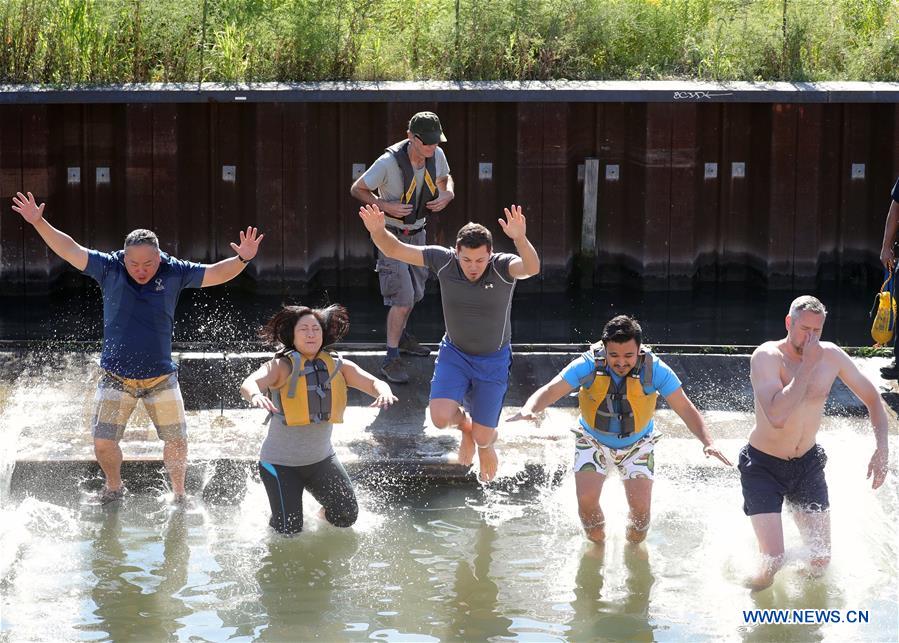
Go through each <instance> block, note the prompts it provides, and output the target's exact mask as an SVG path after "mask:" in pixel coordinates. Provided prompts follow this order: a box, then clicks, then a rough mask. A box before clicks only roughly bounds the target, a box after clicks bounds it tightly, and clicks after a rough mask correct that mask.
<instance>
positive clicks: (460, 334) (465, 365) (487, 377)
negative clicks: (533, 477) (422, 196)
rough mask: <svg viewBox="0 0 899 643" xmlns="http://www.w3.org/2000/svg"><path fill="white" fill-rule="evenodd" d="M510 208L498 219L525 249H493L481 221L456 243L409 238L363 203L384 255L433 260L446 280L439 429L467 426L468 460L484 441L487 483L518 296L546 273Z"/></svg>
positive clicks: (435, 416) (435, 414) (435, 393)
mask: <svg viewBox="0 0 899 643" xmlns="http://www.w3.org/2000/svg"><path fill="white" fill-rule="evenodd" d="M505 213H506V220H505V221H504V220H503V219H499V224H500V227H502V229H503V232H505V233H506V235H507V236H508V237H509V238H510V239H512V241H513V242H514V243H515V249H516V250H518V253H519V254H518V255H514V254H508V253H496V252H493V237H492V236H491V234H490V231H489V230H488V229H487V228H485V227H484V226H482V225H480V224H477V223H468V224H466V225H464V226H462V229H460V230H459V233H458V235H456V247H455V248H444V247H442V246H424V247H417V246H413V245H410V244H407V243H402V242H401V241H399V239H397V238H396V237H395V236H394V235H393V234H391V233H390V232H388V231H387V230H386V229H385V227H384V215H383V214H382V213H381V211H380V210H379V209H378V206H377V205H374V206H372V205H366V206H364V207H362V208H360V209H359V216H360V217H361V218H362V221H363V223H365V227H366V228H367V229H368V231H369V233H370V234H371V238H372V241H374V243H375V245H376V246H378V249H379V250H380V251H381V252H383V253H384V255H385V256H387V257H390V258H391V259H396V260H399V261H402V262H404V263H407V264H409V265H413V266H427V267H428V268H430V269H431V270H432V271H433V272H434V273H436V275H437V279H438V280H439V281H440V298H441V301H442V303H443V318H444V322H445V323H446V334H445V335H444V337H443V340H442V341H441V342H440V349H439V351H438V353H437V361H436V362H435V364H434V377H433V378H432V379H431V395H430V403H429V405H428V410H429V411H430V414H431V421H432V422H433V423H434V425H435V426H437V427H438V428H446V427H452V426H456V427H459V429H460V430H461V431H462V440H461V444H460V445H459V462H460V463H461V464H466V465H467V464H471V461H472V459H473V457H474V452H475V447H477V451H478V460H479V462H480V467H481V473H480V477H481V479H482V480H483V481H485V482H486V481H488V480H492V479H493V477H494V476H495V475H496V467H497V458H496V451H495V450H494V448H493V443H494V442H495V441H496V427H497V426H498V424H499V415H500V411H501V410H502V405H503V397H504V396H505V394H506V388H507V387H508V384H509V368H510V366H511V364H512V348H511V345H510V342H511V337H512V332H511V331H512V327H511V323H510V320H509V312H510V310H511V308H512V294H513V293H514V292H515V283H516V281H517V280H518V279H527V278H528V277H532V276H533V275H536V274H537V273H538V272H539V271H540V259H539V257H538V256H537V251H536V250H534V246H532V245H531V242H530V241H528V239H527V234H526V232H527V229H526V221H525V218H524V215H523V214H522V213H521V207H520V206H514V205H513V206H511V209H510V208H506V210H505ZM463 405H464V407H465V408H463ZM466 409H467V410H466Z"/></svg>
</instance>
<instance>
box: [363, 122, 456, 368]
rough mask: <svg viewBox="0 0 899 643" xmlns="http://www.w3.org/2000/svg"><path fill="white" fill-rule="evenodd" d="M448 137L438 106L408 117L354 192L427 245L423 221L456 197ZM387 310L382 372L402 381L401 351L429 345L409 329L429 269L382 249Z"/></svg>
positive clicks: (420, 351)
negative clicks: (447, 151) (392, 256)
mask: <svg viewBox="0 0 899 643" xmlns="http://www.w3.org/2000/svg"><path fill="white" fill-rule="evenodd" d="M445 142H446V136H444V135H443V128H442V127H441V125H440V119H439V118H438V117H437V114H435V113H434V112H418V113H417V114H415V115H414V116H413V117H412V118H411V119H410V120H409V128H408V130H407V131H406V138H404V139H403V140H401V141H399V142H397V143H394V144H393V145H391V146H390V147H388V148H387V149H386V150H385V151H384V153H383V154H382V155H381V156H380V157H378V159H377V160H376V161H375V162H374V163H373V164H372V165H371V167H369V168H368V170H366V172H365V174H363V175H362V176H360V177H359V178H358V179H357V180H356V182H355V183H353V187H351V188H350V194H352V195H353V196H354V197H356V198H357V199H359V200H360V201H361V202H362V203H364V204H367V205H377V206H378V208H380V209H381V211H382V212H384V215H385V220H386V223H387V229H388V230H390V232H392V233H393V234H394V235H396V237H397V238H398V239H401V240H402V241H403V243H407V244H409V245H413V246H423V245H425V225H426V224H427V220H428V219H427V217H428V215H429V214H430V213H432V212H440V211H441V210H443V209H444V208H445V207H446V206H447V205H449V202H450V201H452V200H453V197H454V196H455V194H454V193H453V178H452V177H451V176H450V168H449V163H447V161H446V156H445V155H444V153H443V150H441V149H440V143H445ZM375 270H377V272H378V281H379V282H380V285H381V296H382V297H383V298H384V305H385V306H387V307H388V308H389V311H388V312H387V355H386V357H385V359H384V363H383V364H382V365H381V374H382V375H384V377H385V378H387V379H388V380H389V381H390V382H393V383H396V384H404V383H406V382H408V381H409V374H408V373H407V372H406V368H405V367H404V366H403V363H402V361H401V360H400V352H401V351H402V352H404V353H407V354H410V355H421V356H425V355H428V354H429V353H430V351H429V350H428V349H427V348H425V347H424V346H422V345H421V344H419V343H418V341H417V340H416V339H415V338H414V337H412V336H411V335H410V334H409V333H407V332H406V322H407V321H408V320H409V315H410V314H411V313H412V308H413V307H414V306H415V304H416V303H418V302H419V301H421V298H422V297H423V296H424V291H425V281H426V280H427V278H428V269H427V268H425V267H423V266H412V265H408V264H406V263H404V262H402V261H397V260H396V259H390V258H388V257H386V256H384V253H382V252H381V251H380V250H378V263H377V266H376V268H375Z"/></svg>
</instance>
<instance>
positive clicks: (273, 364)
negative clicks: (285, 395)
mask: <svg viewBox="0 0 899 643" xmlns="http://www.w3.org/2000/svg"><path fill="white" fill-rule="evenodd" d="M282 362H283V360H279V359H278V358H275V359H271V360H269V361H267V362H266V363H265V364H263V365H262V366H260V367H259V368H257V369H256V370H255V371H253V372H252V373H250V374H249V375H248V376H247V378H246V379H245V380H244V381H243V383H242V384H241V385H240V396H241V397H242V398H243V399H245V400H246V401H247V402H249V403H250V406H254V407H256V408H259V409H265V410H266V411H268V412H269V413H277V412H278V409H277V408H276V407H275V404H274V402H272V401H271V400H270V399H269V398H268V397H267V396H266V395H265V393H264V392H263V391H267V390H268V389H270V388H280V387H281V386H284V382H286V381H287V377H288V375H289V370H288V368H287V367H286V365H284V364H283V363H282Z"/></svg>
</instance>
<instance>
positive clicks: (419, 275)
mask: <svg viewBox="0 0 899 643" xmlns="http://www.w3.org/2000/svg"><path fill="white" fill-rule="evenodd" d="M425 237H426V234H425V231H424V230H420V231H418V232H416V233H415V234H410V235H409V236H405V235H398V238H399V240H400V241H402V242H403V243H408V244H409V245H410V246H423V245H425ZM375 270H376V271H377V273H378V282H379V283H380V285H381V296H382V297H383V298H384V305H385V306H403V307H407V308H411V307H412V306H414V305H415V304H417V303H418V302H420V301H421V298H422V297H424V295H425V282H426V281H427V280H428V269H427V268H425V267H424V266H410V265H409V264H407V263H404V262H402V261H398V260H396V259H390V258H388V257H385V256H384V254H383V253H382V252H381V251H380V250H378V263H377V266H376V267H375Z"/></svg>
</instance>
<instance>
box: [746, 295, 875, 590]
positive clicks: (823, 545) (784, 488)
mask: <svg viewBox="0 0 899 643" xmlns="http://www.w3.org/2000/svg"><path fill="white" fill-rule="evenodd" d="M826 315H827V311H826V310H825V308H824V304H822V303H821V302H820V301H818V300H817V299H816V298H814V297H811V296H808V295H804V296H802V297H798V298H797V299H795V300H794V301H793V303H792V304H791V305H790V312H789V314H788V315H787V317H786V320H785V323H786V328H787V336H786V337H785V338H784V339H782V340H780V341H771V342H765V343H764V344H762V345H761V346H759V347H758V348H757V349H756V350H755V352H754V353H753V354H752V360H751V361H750V377H751V379H752V389H753V392H754V394H755V428H754V429H753V431H752V433H751V434H750V435H749V444H748V445H746V446H745V447H744V448H743V450H742V451H741V452H740V463H739V469H740V481H741V483H742V486H743V501H744V502H743V511H744V512H745V513H746V515H747V516H749V517H750V519H751V520H752V528H753V529H754V530H755V535H756V538H758V541H759V551H760V552H761V554H762V563H761V566H760V568H759V570H758V572H757V573H756V574H755V576H753V577H752V578H750V579H749V580H748V582H747V584H748V586H749V587H750V588H751V589H753V590H761V589H765V588H766V587H769V586H770V585H771V584H772V583H773V582H774V574H776V573H777V571H778V570H779V569H780V568H781V566H782V565H783V554H784V538H783V524H782V522H781V507H782V505H783V501H784V499H786V500H787V501H788V502H789V503H790V504H791V505H792V507H791V508H792V513H793V519H794V520H795V521H796V526H797V527H798V528H799V532H800V534H801V535H802V538H803V541H805V543H806V545H807V546H809V547H810V549H811V550H812V558H811V561H810V562H811V572H812V573H813V574H815V575H817V574H820V573H821V572H823V571H824V569H825V568H826V567H827V564H828V563H829V562H830V513H829V511H828V508H829V506H830V504H829V502H828V498H827V483H826V481H825V479H824V463H825V462H826V461H827V456H826V455H825V454H824V450H823V449H822V448H821V447H820V446H819V445H818V444H816V443H815V436H816V435H817V433H818V429H819V428H820V426H821V416H822V415H823V413H824V402H825V401H826V400H827V395H828V393H829V392H830V387H831V385H832V384H833V382H834V380H835V379H836V378H837V377H839V378H840V379H841V380H842V381H843V383H844V384H846V386H848V387H849V389H850V390H851V391H852V392H853V393H855V395H856V396H857V397H858V398H859V399H860V400H861V401H862V402H864V404H865V406H866V407H868V414H869V416H870V418H871V424H872V425H873V426H874V437H875V440H876V443H877V448H876V449H875V451H874V455H873V456H871V461H870V463H869V464H868V478H872V477H873V481H872V485H871V486H872V487H873V488H874V489H877V488H878V487H880V485H882V484H883V481H884V479H885V478H886V474H887V455H888V447H887V415H886V411H885V410H884V408H883V404H882V403H881V401H880V395H879V394H878V392H877V389H876V388H875V387H874V385H873V384H872V383H871V382H870V381H868V379H867V378H866V377H865V376H864V375H862V374H861V372H860V371H859V370H858V368H857V367H856V366H855V364H854V363H853V362H852V360H851V359H850V358H849V356H848V355H847V354H846V353H845V352H844V351H843V350H842V349H840V348H839V347H837V346H836V345H834V344H832V343H830V342H820V341H819V337H820V336H821V330H822V328H823V327H824V320H825V317H826Z"/></svg>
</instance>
